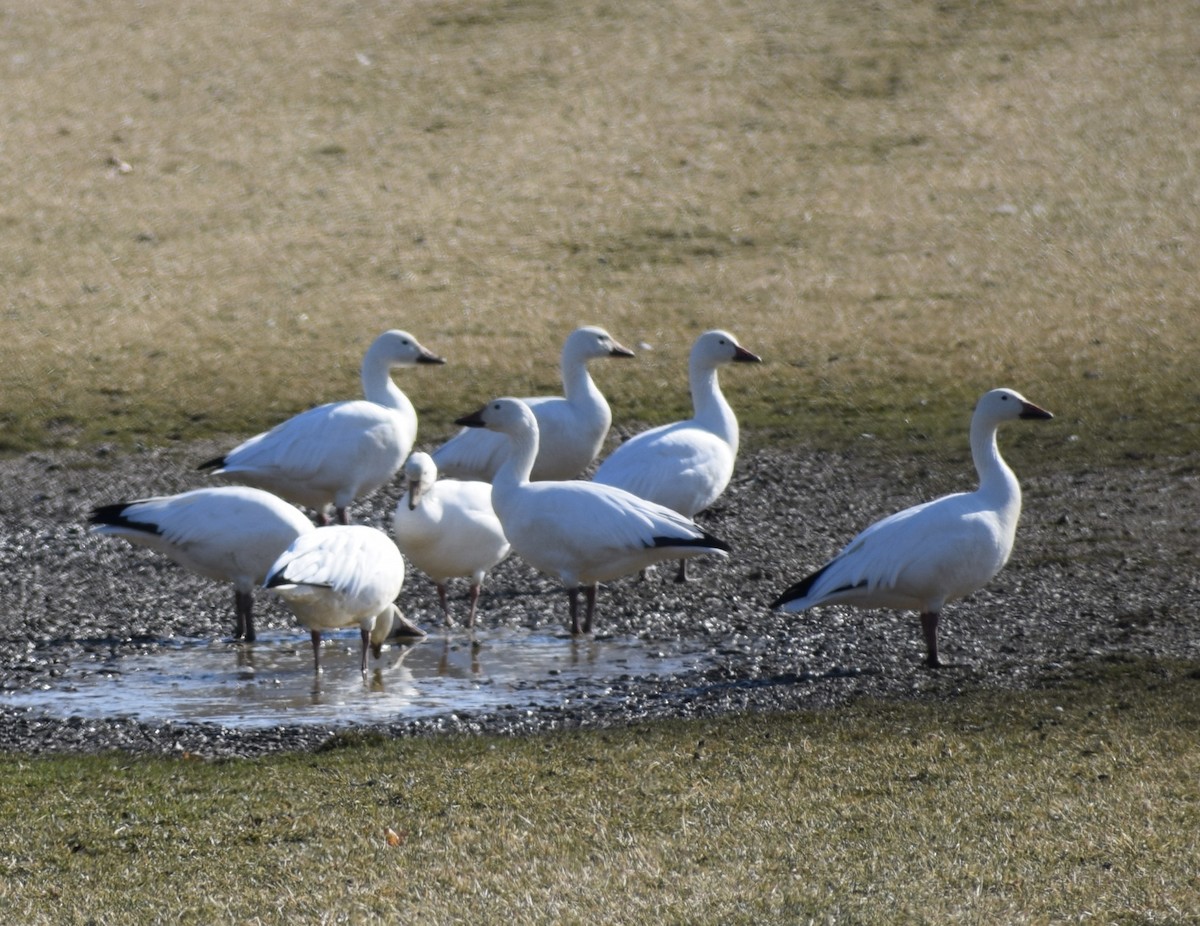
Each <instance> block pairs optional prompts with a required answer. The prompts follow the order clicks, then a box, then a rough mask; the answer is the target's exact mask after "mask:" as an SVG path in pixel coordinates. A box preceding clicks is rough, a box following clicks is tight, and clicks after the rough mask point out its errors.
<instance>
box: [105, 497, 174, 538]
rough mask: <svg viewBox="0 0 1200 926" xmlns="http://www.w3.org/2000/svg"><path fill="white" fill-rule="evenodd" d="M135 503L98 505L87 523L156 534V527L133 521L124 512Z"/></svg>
mask: <svg viewBox="0 0 1200 926" xmlns="http://www.w3.org/2000/svg"><path fill="white" fill-rule="evenodd" d="M134 504H136V502H114V503H112V504H111V505H100V506H98V507H96V508H93V509H92V513H91V515H90V516H89V517H88V523H89V524H94V525H96V526H98V527H99V526H103V527H125V528H128V529H130V530H135V531H144V532H145V533H147V534H157V533H158V532H159V530H158V525H156V524H147V523H145V522H143V521H133V520H131V519H130V518H129V517H127V516H126V514H125V512H126V511H127V510H128V509H129V506H130V505H134Z"/></svg>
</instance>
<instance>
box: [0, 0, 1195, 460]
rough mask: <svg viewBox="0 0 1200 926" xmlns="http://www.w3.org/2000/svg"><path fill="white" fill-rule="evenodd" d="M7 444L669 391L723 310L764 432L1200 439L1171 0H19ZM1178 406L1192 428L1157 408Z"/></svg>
mask: <svg viewBox="0 0 1200 926" xmlns="http://www.w3.org/2000/svg"><path fill="white" fill-rule="evenodd" d="M3 26H4V28H3V29H2V30H0V75H2V76H3V80H4V85H5V104H4V107H5V121H6V125H5V132H4V134H3V137H2V138H0V151H2V152H3V155H4V158H5V162H6V165H7V169H6V170H5V171H4V172H2V174H0V278H2V279H3V281H4V282H3V289H2V292H3V306H2V308H0V311H2V312H3V317H4V319H5V326H4V331H5V337H4V338H3V339H2V343H0V395H2V396H3V397H4V398H3V402H2V403H0V449H7V450H9V451H21V450H28V449H32V448H37V447H42V446H47V445H81V446H84V447H87V446H91V445H92V444H94V443H96V442H105V443H110V444H117V445H118V446H128V445H131V444H134V443H143V444H151V445H155V444H161V443H163V442H167V441H172V440H177V439H181V438H190V437H195V436H203V435H210V434H213V433H220V434H226V433H228V434H230V435H234V436H243V435H245V434H247V433H249V432H252V431H256V430H259V429H262V428H264V427H266V426H268V425H270V424H273V423H275V422H277V421H278V420H280V419H281V418H282V417H285V416H286V415H288V414H290V413H292V412H295V411H297V410H299V409H302V408H304V407H306V406H308V405H311V404H314V403H317V402H321V401H327V400H330V399H333V398H341V397H346V396H352V395H355V394H357V392H358V384H357V367H358V362H359V359H360V357H361V353H362V351H363V349H364V348H365V346H366V344H367V343H368V342H369V341H370V340H371V338H372V337H373V336H374V335H375V334H376V333H378V332H379V331H380V330H382V329H384V328H387V327H404V328H407V329H409V330H411V331H412V332H413V333H414V334H416V335H417V336H418V337H419V338H421V340H423V341H424V342H426V343H427V344H429V345H430V346H431V347H432V348H433V349H435V350H437V351H438V352H439V353H441V354H443V355H444V356H446V357H447V358H448V359H449V360H450V365H448V366H447V367H445V368H444V369H442V370H438V371H421V372H420V374H417V373H411V374H407V375H404V376H403V377H402V383H403V387H404V388H405V389H406V390H407V391H408V392H409V393H410V395H412V396H413V397H414V399H415V401H416V403H417V405H418V407H419V409H420V410H421V412H422V420H423V428H424V433H425V435H426V436H427V437H428V438H429V439H432V438H434V437H436V436H438V435H441V434H445V433H447V432H448V431H449V430H450V424H449V422H450V421H451V420H452V418H453V417H454V416H456V415H458V414H461V413H463V412H464V411H466V410H469V409H472V408H474V407H476V406H477V405H478V404H479V403H480V402H481V401H483V400H485V399H486V398H489V397H491V395H493V394H496V393H504V392H516V393H518V394H529V393H530V392H533V391H536V390H539V389H549V388H552V387H553V386H554V385H555V382H556V369H555V365H556V358H557V352H558V347H559V344H560V343H561V340H562V338H563V336H564V335H565V333H566V332H567V331H569V330H570V329H571V328H572V327H574V326H575V325H576V324H579V323H598V324H603V325H605V326H607V327H608V328H609V329H610V330H611V331H612V332H613V333H614V334H615V335H616V336H617V337H618V338H619V339H620V340H622V341H625V342H626V343H629V344H631V345H636V344H639V343H642V342H645V343H647V344H650V345H652V346H653V347H654V348H655V349H654V350H653V351H646V352H643V354H642V356H641V359H640V360H639V362H638V363H636V364H631V365H627V366H626V365H623V366H622V369H621V370H620V371H616V370H602V371H598V372H597V376H598V377H599V378H600V379H601V381H602V385H603V388H604V389H605V390H606V391H607V392H608V394H609V396H610V398H611V400H612V404H613V406H614V409H615V416H616V419H617V420H618V421H630V422H632V421H656V420H661V419H662V418H664V417H666V416H668V415H673V414H676V413H677V412H678V411H680V410H682V409H683V408H685V407H686V404H687V396H686V388H685V382H684V364H685V355H686V351H687V348H688V346H689V345H690V343H691V341H692V339H693V338H694V336H695V335H696V334H697V333H699V331H701V330H703V329H704V328H707V327H710V326H714V325H723V326H728V327H730V328H731V329H733V330H734V331H735V333H736V334H737V335H738V336H739V337H740V338H741V340H743V341H744V342H745V343H746V344H747V345H748V346H749V347H750V348H751V349H753V350H756V351H757V352H759V353H761V354H763V355H764V357H765V358H766V360H767V361H768V363H767V366H766V367H765V368H763V369H761V370H757V371H755V372H754V374H753V375H745V376H736V377H734V376H729V377H727V380H728V384H727V385H728V389H729V392H730V394H731V395H732V396H734V398H735V402H736V406H737V409H738V411H739V414H740V415H741V417H742V419H743V421H744V423H745V424H746V425H748V426H749V428H750V429H751V436H752V439H755V440H778V441H803V442H806V443H808V444H814V445H821V444H825V445H839V444H844V443H846V442H847V441H852V440H854V439H855V438H856V437H857V435H858V434H860V433H861V432H863V431H870V432H872V433H874V434H876V435H877V436H880V437H884V438H889V439H892V440H901V441H903V440H908V441H909V443H910V444H911V446H912V447H913V449H918V450H919V449H920V447H921V446H922V444H921V442H920V441H919V440H913V438H920V437H922V436H923V437H934V438H938V439H941V438H951V437H952V438H953V439H955V440H957V441H961V431H962V428H963V421H964V420H965V418H966V416H967V414H968V413H969V408H970V405H971V403H972V402H973V401H974V399H975V397H976V396H977V395H978V394H979V393H980V392H982V391H983V390H984V389H986V388H990V387H992V386H995V385H1000V384H1004V385H1012V386H1015V387H1016V388H1018V389H1021V390H1022V391H1023V392H1025V393H1026V394H1027V395H1029V397H1030V398H1033V399H1034V400H1035V401H1038V402H1041V403H1042V404H1044V405H1045V406H1047V407H1049V408H1052V409H1053V410H1054V411H1056V412H1057V413H1058V414H1059V417H1060V418H1061V419H1063V421H1064V423H1065V425H1066V427H1067V428H1068V429H1070V431H1071V432H1073V433H1075V434H1076V435H1077V436H1079V437H1080V438H1082V439H1083V442H1082V444H1081V445H1080V446H1079V447H1076V448H1073V449H1074V450H1075V451H1076V452H1077V453H1078V454H1080V456H1079V457H1078V458H1079V459H1086V460H1088V461H1100V460H1113V459H1118V458H1120V457H1122V456H1123V455H1124V454H1126V453H1128V452H1133V451H1134V448H1136V453H1137V455H1139V456H1145V455H1146V454H1152V453H1156V452H1165V453H1179V452H1184V451H1186V450H1189V449H1192V448H1193V447H1194V446H1195V441H1196V427H1195V422H1196V415H1195V407H1196V399H1197V396H1198V389H1197V386H1196V377H1195V371H1196V369H1197V366H1198V361H1200V313H1197V311H1196V305H1197V301H1198V299H1197V284H1196V280H1197V264H1196V260H1197V258H1196V250H1195V248H1194V246H1193V245H1194V242H1195V241H1196V240H1197V238H1198V235H1197V227H1196V226H1197V221H1198V220H1197V216H1198V215H1200V210H1198V209H1197V197H1198V193H1200V191H1198V189H1197V171H1196V167H1195V164H1194V160H1193V157H1194V155H1193V151H1192V148H1193V146H1192V144H1191V139H1194V138H1196V137H1197V135H1200V124H1198V123H1200V109H1198V108H1197V107H1196V106H1195V105H1194V102H1195V96H1196V91H1197V88H1198V87H1200V73H1198V65H1197V62H1196V57H1195V53H1194V52H1195V48H1196V46H1197V42H1198V41H1200V18H1198V17H1196V16H1195V15H1194V11H1193V10H1192V9H1191V7H1190V5H1189V4H1187V3H1180V2H1167V0H1159V2H1151V3H1143V2H1136V0H1127V2H1096V3H1081V4H1073V5H1070V6H1068V5H1064V4H1061V3H1056V2H1050V0H1046V2H1023V3H1015V2H996V3H991V2H989V3H982V2H968V0H961V2H948V3H939V4H931V3H907V2H880V3H858V2H851V3H840V2H839V3H834V2H814V0H805V2H801V3H797V2H793V0H767V2H755V3H748V2H746V3H738V2H734V3H727V2H718V0H692V2H683V0H680V2H672V3H659V2H645V0H634V2H630V3H623V4H619V5H614V4H612V3H609V2H608V0H596V2H579V3H549V2H545V0H495V2H488V0H438V2H402V3H394V4H389V3H382V2H359V3H339V4H325V3H322V4H317V3H308V4H303V3H302V4H275V3H268V2H263V0H251V2H242V0H238V2H233V0H206V2H204V3H197V2H185V3H178V2H171V0H146V2H143V3H139V4H137V5H136V6H129V5H127V4H120V3H111V2H94V3H86V4H83V3H76V2H67V0H50V2H48V3H46V4H40V5H37V6H31V5H18V6H16V7H15V8H13V9H10V10H8V11H7V12H5V13H4V14H3ZM1163 422H1169V423H1170V425H1171V426H1169V427H1164V426H1163Z"/></svg>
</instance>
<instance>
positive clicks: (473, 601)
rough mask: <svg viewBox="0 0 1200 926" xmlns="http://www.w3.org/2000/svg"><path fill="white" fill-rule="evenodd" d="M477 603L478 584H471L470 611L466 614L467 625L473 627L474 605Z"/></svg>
mask: <svg viewBox="0 0 1200 926" xmlns="http://www.w3.org/2000/svg"><path fill="white" fill-rule="evenodd" d="M478 604H479V586H478V585H472V586H471V613H470V614H468V615H467V626H468V627H470V628H472V629H474V627H475V607H476V606H477V605H478Z"/></svg>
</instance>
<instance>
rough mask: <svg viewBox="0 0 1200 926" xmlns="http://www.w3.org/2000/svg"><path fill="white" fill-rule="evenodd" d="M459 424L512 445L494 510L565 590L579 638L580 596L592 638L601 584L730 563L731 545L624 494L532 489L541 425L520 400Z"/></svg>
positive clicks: (515, 541)
mask: <svg viewBox="0 0 1200 926" xmlns="http://www.w3.org/2000/svg"><path fill="white" fill-rule="evenodd" d="M457 423H458V424H461V425H465V426H467V427H473V428H479V427H483V428H488V429H489V430H492V431H496V432H498V433H500V434H503V435H505V436H506V437H507V438H508V441H509V448H510V449H509V455H508V458H507V459H506V460H505V462H504V465H503V466H501V467H500V471H499V472H498V473H496V476H495V478H494V479H493V480H492V506H493V507H494V508H495V510H496V514H497V516H498V517H499V518H500V523H501V524H502V525H503V526H504V533H505V535H506V536H507V537H508V539H509V542H510V543H511V544H512V548H513V549H514V550H515V551H516V552H517V554H518V555H519V556H521V558H522V559H524V560H525V561H526V562H528V563H529V564H530V565H531V566H533V567H534V568H535V569H539V570H541V571H542V572H545V573H549V574H550V575H552V576H556V577H557V578H558V579H559V581H560V582H562V583H563V585H564V586H565V587H566V589H567V594H568V596H569V600H570V609H571V632H572V633H579V632H580V621H579V592H580V590H581V589H584V590H585V591H586V597H587V615H586V617H585V619H584V622H583V625H582V630H583V632H584V633H588V632H590V631H591V629H592V619H593V617H594V616H595V610H596V588H597V585H598V583H600V582H604V581H607V580H609V579H613V578H616V577H617V576H622V575H627V574H628V573H631V572H637V571H638V570H639V569H644V568H645V567H647V566H649V565H651V564H653V563H657V562H661V561H662V560H665V559H675V558H678V557H691V556H699V555H700V554H703V553H715V554H717V555H718V556H725V555H727V552H728V550H729V547H728V545H727V544H725V543H724V542H722V541H720V540H718V539H717V538H715V537H713V536H711V535H709V534H706V533H705V532H704V531H702V530H700V528H698V527H697V526H696V525H695V524H693V523H692V522H691V521H690V520H688V519H687V518H685V517H683V516H682V515H680V514H677V513H676V512H674V511H671V510H670V509H669V508H664V507H662V506H661V505H656V504H654V503H653V502H648V501H646V500H645V499H642V498H638V497H637V496H636V495H632V494H630V493H629V492H626V491H624V490H623V489H617V488H613V487H612V486H603V485H596V484H595V483H593V482H585V481H578V480H576V481H549V480H546V481H541V482H530V480H529V474H530V471H531V470H532V469H533V461H534V458H535V457H536V456H537V451H538V424H537V419H536V418H535V417H534V415H533V412H532V411H530V409H529V406H528V405H526V404H525V403H524V402H522V401H521V400H520V399H513V398H502V399H495V400H493V401H492V402H489V403H488V404H487V405H485V406H484V407H483V408H481V409H479V411H477V412H475V413H474V414H472V415H468V416H466V417H464V418H459V419H458V422H457Z"/></svg>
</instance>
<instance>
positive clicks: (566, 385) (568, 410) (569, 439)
mask: <svg viewBox="0 0 1200 926" xmlns="http://www.w3.org/2000/svg"><path fill="white" fill-rule="evenodd" d="M632 356H633V351H631V350H629V349H628V348H626V347H622V346H621V345H620V344H618V343H617V342H616V341H614V340H613V338H612V335H610V334H609V333H608V332H607V331H605V330H604V329H603V328H596V327H592V326H588V327H584V328H577V329H576V330H575V331H573V332H571V334H570V335H569V336H568V337H567V340H566V341H565V342H564V343H563V348H562V361H561V363H562V380H563V393H564V395H561V396H537V397H534V398H527V399H524V400H523V401H524V402H525V404H526V405H528V406H529V407H530V408H531V409H533V414H534V416H535V417H536V418H537V423H538V428H539V429H540V433H541V443H540V444H539V449H538V455H537V457H536V459H535V460H534V464H533V473H532V475H531V476H530V478H531V479H574V478H575V477H576V476H578V475H579V474H580V473H582V472H583V471H584V470H585V469H586V468H587V467H588V465H589V464H590V463H591V462H592V460H594V459H596V454H598V453H599V452H600V448H601V446H603V444H604V438H605V437H606V436H607V435H608V428H609V425H611V424H612V412H611V411H610V410H609V407H608V402H606V401H605V400H604V396H603V395H602V394H601V392H600V390H599V389H598V388H597V387H596V384H595V383H594V382H593V381H592V377H591V374H590V373H588V367H587V365H588V362H589V361H591V360H596V359H599V358H601V357H632ZM507 453H508V447H507V445H506V443H505V440H504V437H503V436H502V435H499V434H492V433H490V432H488V431H481V430H478V429H471V428H464V429H463V430H462V431H460V432H459V433H458V434H456V435H455V436H454V437H452V438H450V440H448V441H446V443H444V444H442V446H441V447H439V448H438V449H437V450H435V451H434V452H433V462H434V463H435V464H437V468H438V472H439V473H441V474H442V476H443V477H447V478H450V479H472V480H476V479H477V480H482V481H484V482H491V480H492V477H493V476H495V475H496V472H497V471H498V470H499V469H500V466H501V464H502V463H503V462H504V459H505V456H506V455H507Z"/></svg>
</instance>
